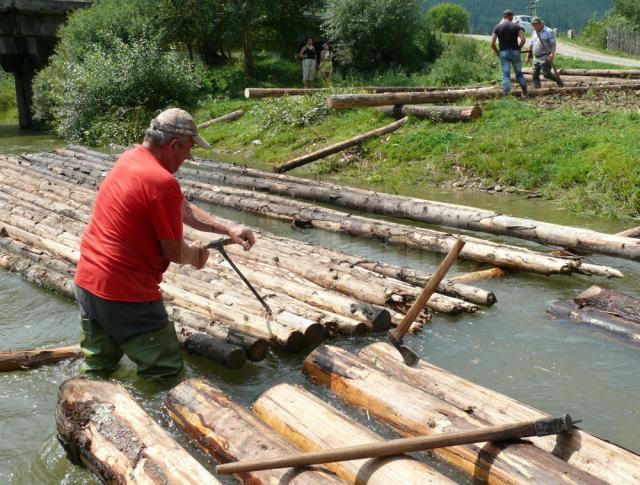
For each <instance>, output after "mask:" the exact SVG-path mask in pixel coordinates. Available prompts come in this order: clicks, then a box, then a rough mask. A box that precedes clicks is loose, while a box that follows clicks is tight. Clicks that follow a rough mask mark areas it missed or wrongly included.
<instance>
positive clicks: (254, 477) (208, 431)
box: [165, 379, 343, 485]
mask: <svg viewBox="0 0 640 485" xmlns="http://www.w3.org/2000/svg"><path fill="white" fill-rule="evenodd" d="M165 406H166V408H167V411H168V413H169V416H170V417H171V419H173V421H174V422H175V423H176V424H177V425H178V427H179V428H181V429H182V430H183V431H184V432H185V433H187V434H188V435H189V436H190V437H191V438H193V439H194V440H196V443H197V444H198V446H199V447H200V448H201V449H202V450H203V451H204V452H205V453H207V454H208V455H209V456H211V457H212V458H214V459H215V460H217V461H219V462H221V463H228V462H230V461H235V460H244V459H257V458H263V457H265V456H269V455H272V456H276V455H282V454H287V453H292V452H294V451H295V449H294V448H293V447H292V446H291V445H289V444H288V443H287V442H286V441H285V440H284V439H283V438H282V437H280V436H279V435H278V434H277V433H275V432H274V431H273V430H271V429H269V427H267V426H266V425H265V424H264V423H262V422H261V421H260V420H259V419H258V418H256V417H255V416H254V415H253V414H251V413H250V412H249V411H247V410H246V409H245V408H243V407H242V406H240V405H239V404H237V403H235V402H234V401H232V400H231V399H229V398H228V397H227V396H226V395H225V394H224V393H223V392H222V391H221V390H220V389H217V388H215V387H214V386H213V385H211V384H209V383H207V382H206V381H204V380H203V379H189V380H187V381H184V382H182V383H181V384H179V385H178V386H176V387H175V388H174V389H172V390H171V391H170V392H169V394H168V395H167V397H166V399H165ZM238 478H239V479H240V480H241V481H242V482H243V483H246V484H263V483H264V484H274V485H275V484H278V483H288V484H292V485H294V484H298V485H307V484H317V485H321V484H331V485H332V484H337V483H343V482H342V481H341V480H340V479H338V478H337V477H335V476H334V475H333V474H331V473H330V472H328V471H327V470H326V469H325V468H320V467H314V468H313V469H305V468H295V469H292V468H288V469H279V470H265V471H259V472H247V473H242V474H239V476H238ZM203 483H206V482H203Z"/></svg>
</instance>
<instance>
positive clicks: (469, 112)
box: [378, 104, 482, 122]
mask: <svg viewBox="0 0 640 485" xmlns="http://www.w3.org/2000/svg"><path fill="white" fill-rule="evenodd" d="M378 110H380V111H382V112H383V113H384V114H386V115H387V116H392V117H394V118H400V117H402V116H408V115H411V116H415V117H416V118H420V119H430V120H432V121H436V122H459V121H473V120H477V119H478V118H480V117H481V116H482V109H481V108H480V106H477V105H476V106H430V105H414V104H405V105H402V106H381V107H379V108H378Z"/></svg>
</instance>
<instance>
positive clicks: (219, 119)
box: [198, 109, 244, 130]
mask: <svg viewBox="0 0 640 485" xmlns="http://www.w3.org/2000/svg"><path fill="white" fill-rule="evenodd" d="M243 115H244V111H242V110H241V109H239V110H236V111H232V112H231V113H227V114H226V115H223V116H219V117H217V118H213V119H211V120H209V121H205V122H204V123H200V124H199V125H198V129H199V130H201V129H202V128H207V127H208V126H211V125H215V124H216V123H222V122H224V121H233V120H237V119H238V118H242V116H243Z"/></svg>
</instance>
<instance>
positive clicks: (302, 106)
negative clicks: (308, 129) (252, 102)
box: [251, 94, 331, 133]
mask: <svg viewBox="0 0 640 485" xmlns="http://www.w3.org/2000/svg"><path fill="white" fill-rule="evenodd" d="M251 113H252V114H253V115H254V116H255V117H256V119H257V120H258V124H259V125H260V129H261V130H263V131H265V130H268V131H270V132H272V133H277V132H279V131H282V130H283V129H285V128H287V127H298V128H299V127H304V126H310V125H315V124H317V123H319V122H320V121H322V120H323V119H324V118H326V117H327V116H329V114H330V113H331V109H330V108H328V107H327V105H326V102H325V97H324V96H323V95H320V94H318V95H313V96H283V97H281V98H271V99H267V100H265V101H264V102H262V103H260V104H259V105H256V106H255V107H254V108H252V109H251Z"/></svg>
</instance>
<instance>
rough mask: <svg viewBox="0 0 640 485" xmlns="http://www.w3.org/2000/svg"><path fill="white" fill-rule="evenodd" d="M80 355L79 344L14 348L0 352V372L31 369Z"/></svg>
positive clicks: (76, 357)
mask: <svg viewBox="0 0 640 485" xmlns="http://www.w3.org/2000/svg"><path fill="white" fill-rule="evenodd" d="M81 357H82V350H80V346H79V345H69V346H67V347H54V348H51V349H34V350H14V351H7V352H0V372H9V371H15V370H26V369H33V368H35V367H40V366H43V365H48V364H55V363H56V362H60V361H62V360H74V359H79V358H81Z"/></svg>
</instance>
